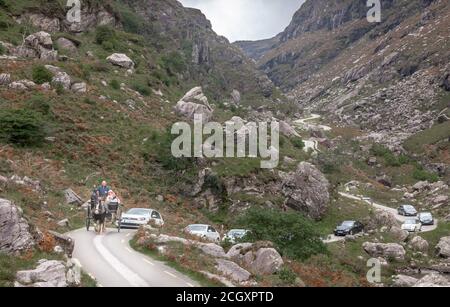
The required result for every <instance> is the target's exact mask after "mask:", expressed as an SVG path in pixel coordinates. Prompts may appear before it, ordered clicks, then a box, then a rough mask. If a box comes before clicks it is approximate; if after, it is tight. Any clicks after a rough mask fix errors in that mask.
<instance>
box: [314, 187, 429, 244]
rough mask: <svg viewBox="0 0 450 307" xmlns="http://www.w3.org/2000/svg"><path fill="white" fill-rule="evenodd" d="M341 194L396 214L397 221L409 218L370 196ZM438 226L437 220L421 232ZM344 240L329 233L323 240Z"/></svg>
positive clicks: (327, 242)
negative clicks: (378, 202) (376, 201)
mask: <svg viewBox="0 0 450 307" xmlns="http://www.w3.org/2000/svg"><path fill="white" fill-rule="evenodd" d="M339 195H340V196H342V197H345V198H348V199H353V200H358V201H362V202H366V203H367V204H369V205H371V206H373V207H374V208H377V209H381V210H385V211H387V212H389V213H391V214H393V215H394V216H395V218H396V219H397V221H399V222H400V223H402V224H403V223H404V222H405V221H406V220H407V219H408V218H409V217H405V216H403V215H399V214H398V212H397V210H396V209H394V208H390V207H386V206H383V205H380V204H377V203H375V202H374V201H372V200H371V199H370V198H368V197H363V196H356V195H352V194H349V193H344V192H339ZM437 226H438V221H437V220H436V221H435V223H434V225H432V226H422V231H421V232H430V231H434V230H436V228H437ZM343 240H345V237H337V236H335V235H329V236H328V237H327V239H326V240H323V242H324V243H325V244H330V243H334V242H339V241H343Z"/></svg>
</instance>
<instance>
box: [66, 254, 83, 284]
mask: <svg viewBox="0 0 450 307" xmlns="http://www.w3.org/2000/svg"><path fill="white" fill-rule="evenodd" d="M66 267H67V269H68V270H67V274H66V279H67V283H68V284H69V285H70V286H72V287H78V286H80V285H81V263H80V262H79V261H78V259H69V260H67V263H66Z"/></svg>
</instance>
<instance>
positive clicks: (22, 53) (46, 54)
mask: <svg viewBox="0 0 450 307" xmlns="http://www.w3.org/2000/svg"><path fill="white" fill-rule="evenodd" d="M10 53H12V54H13V55H15V56H18V57H22V58H39V59H41V60H45V61H56V60H58V51H57V50H54V49H53V40H52V37H51V35H50V34H49V33H47V32H44V31H40V32H36V33H33V34H30V35H28V36H27V37H26V38H25V40H24V42H23V44H22V45H20V46H18V47H15V48H12V49H11V50H10Z"/></svg>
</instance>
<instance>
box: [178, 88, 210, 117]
mask: <svg viewBox="0 0 450 307" xmlns="http://www.w3.org/2000/svg"><path fill="white" fill-rule="evenodd" d="M213 111H214V110H213V109H212V108H211V106H210V105H209V103H208V98H206V96H205V95H204V94H203V90H202V88H201V87H195V88H193V89H191V90H190V91H189V92H187V93H186V95H184V97H183V98H181V100H180V101H178V103H177V105H176V106H175V112H176V113H177V114H179V115H181V116H184V117H186V118H189V119H190V120H194V116H195V115H196V114H198V115H202V120H203V122H204V123H206V122H209V121H210V120H211V118H212V115H213Z"/></svg>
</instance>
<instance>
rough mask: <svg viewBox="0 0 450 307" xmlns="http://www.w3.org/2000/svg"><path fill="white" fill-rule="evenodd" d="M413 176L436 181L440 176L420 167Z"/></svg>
mask: <svg viewBox="0 0 450 307" xmlns="http://www.w3.org/2000/svg"><path fill="white" fill-rule="evenodd" d="M413 178H414V179H416V180H420V181H428V182H436V181H439V176H438V175H436V174H434V173H431V172H428V171H426V170H424V169H423V168H422V167H418V168H416V169H415V170H414V172H413Z"/></svg>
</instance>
